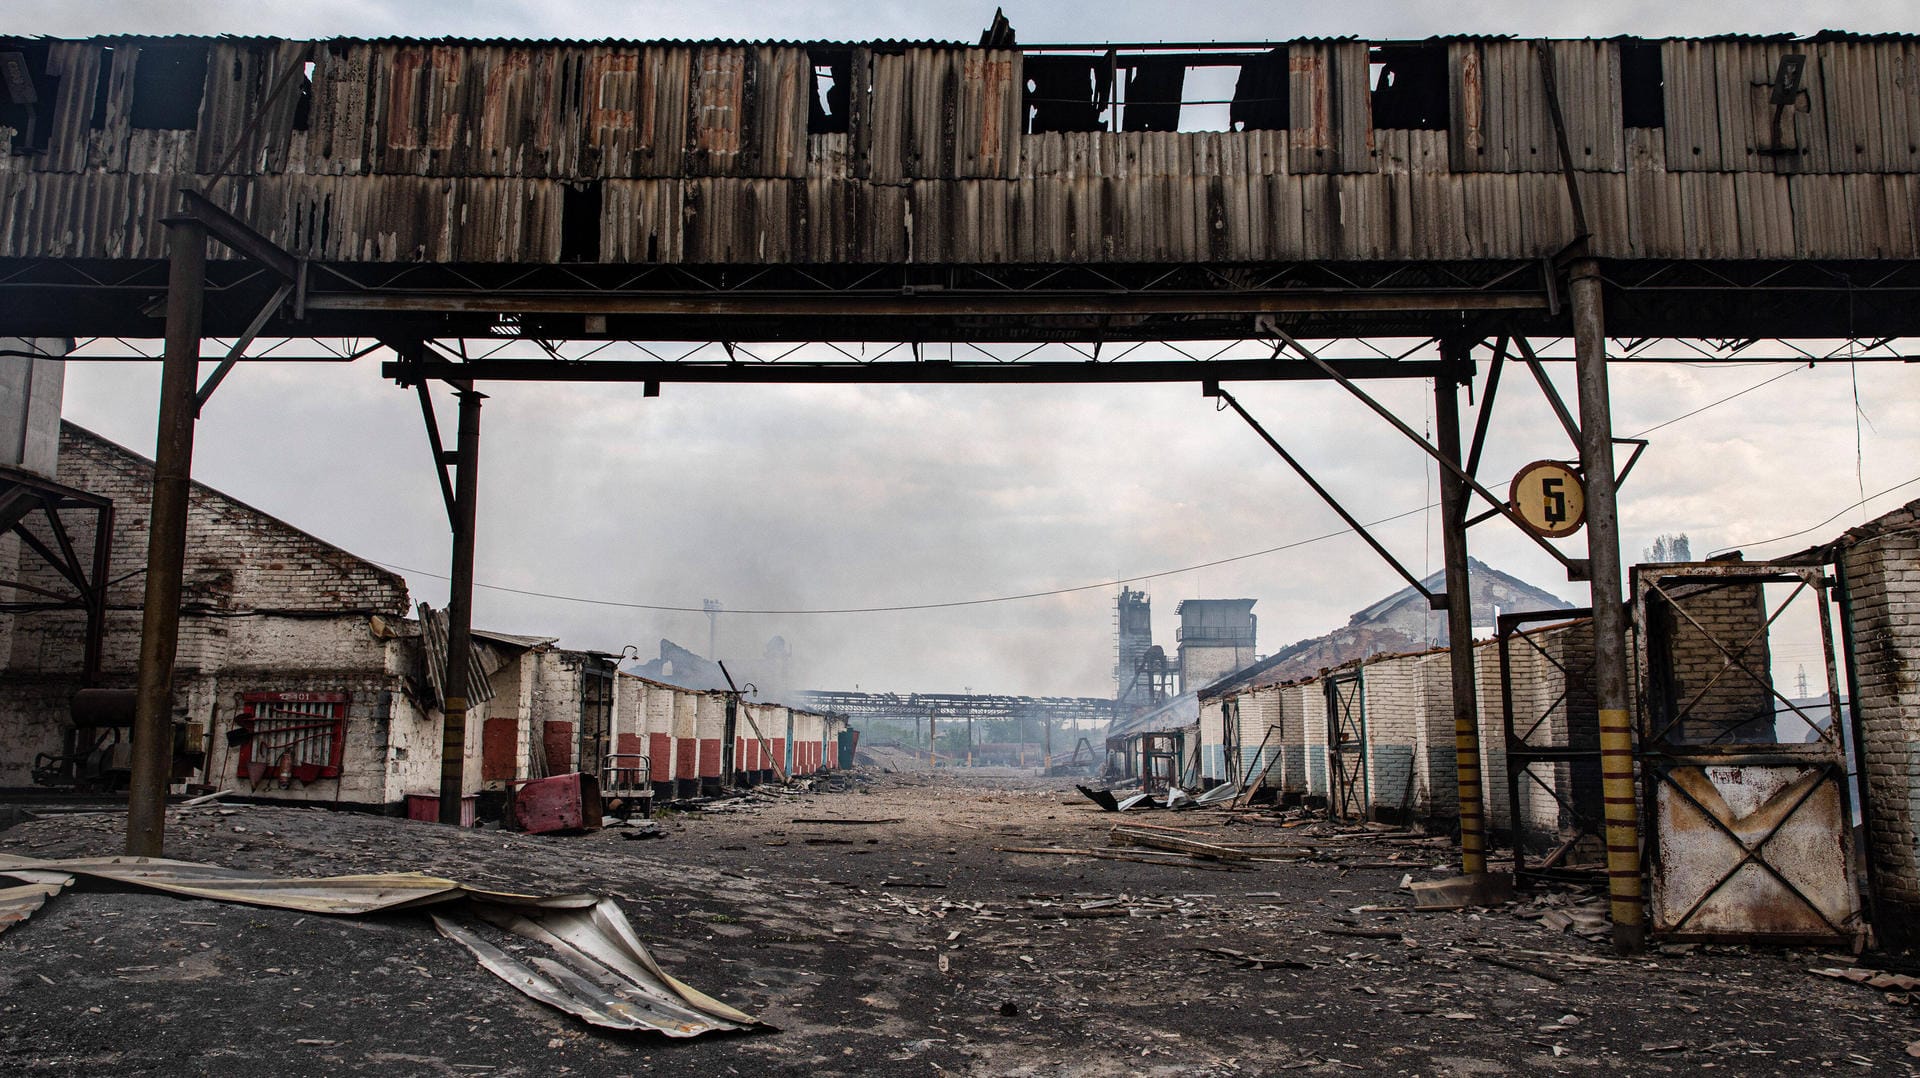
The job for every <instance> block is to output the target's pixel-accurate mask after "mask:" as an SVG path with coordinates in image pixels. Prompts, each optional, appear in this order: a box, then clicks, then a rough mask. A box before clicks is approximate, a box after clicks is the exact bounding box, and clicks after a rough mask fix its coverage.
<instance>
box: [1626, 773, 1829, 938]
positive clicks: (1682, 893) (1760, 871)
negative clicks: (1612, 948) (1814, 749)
mask: <svg viewBox="0 0 1920 1078" xmlns="http://www.w3.org/2000/svg"><path fill="white" fill-rule="evenodd" d="M1845 778H1846V772H1845V769H1844V768H1840V769H1839V770H1837V771H1836V770H1835V768H1834V766H1833V765H1832V764H1830V763H1828V762H1825V761H1818V760H1809V761H1806V762H1804V763H1792V762H1782V763H1778V764H1773V765H1763V764H1745V763H1725V764H1711V763H1709V764H1679V765H1675V766H1671V767H1670V768H1662V769H1659V770H1657V771H1656V773H1655V775H1654V776H1653V777H1652V782H1651V785H1653V787H1654V791H1655V792H1654V826H1655V827H1656V828H1657V829H1658V833H1657V835H1656V836H1655V842H1656V852H1655V855H1654V858H1653V864H1652V871H1653V878H1654V887H1653V893H1652V895H1651V904H1650V909H1649V912H1650V914H1651V919H1652V928H1653V930H1654V931H1655V932H1656V933H1660V934H1662V935H1667V936H1671V937H1674V938H1689V937H1694V938H1710V939H1711V938H1724V937H1741V938H1752V937H1787V938H1791V939H1836V938H1837V939H1847V938H1850V937H1851V936H1852V935H1854V934H1855V933H1856V932H1858V931H1859V930H1860V929H1861V925H1860V923H1859V918H1860V909H1859V904H1858V892H1857V890H1856V888H1855V883H1854V880H1853V877H1852V873H1851V872H1850V871H1849V864H1848V861H1849V858H1850V856H1851V850H1850V846H1851V842H1850V840H1849V837H1848V836H1849V835H1850V833H1851V831H1852V828H1851V827H1850V826H1849V823H1848V820H1847V810H1846V798H1845V796H1844V795H1843V793H1842V790H1841V786H1842V784H1843V783H1844V782H1845ZM1757 850H1764V856H1761V857H1757V858H1756V857H1754V856H1753V853H1754V852H1755V851H1757Z"/></svg>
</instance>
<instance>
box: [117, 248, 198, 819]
mask: <svg viewBox="0 0 1920 1078" xmlns="http://www.w3.org/2000/svg"><path fill="white" fill-rule="evenodd" d="M167 258H168V265H167V348H166V356H165V359H164V361H163V363H162V366H161V369H160V416H159V424H158V430H157V432H156V434H155V438H154V452H153V507H152V511H151V515H150V517H149V528H148V531H147V588H146V603H145V607H144V610H143V613H142V614H141V619H140V672H139V680H138V682H137V688H136V693H137V696H136V699H135V704H134V715H133V774H132V777H131V779H130V780H129V783H128V787H127V852H128V853H129V854H132V855H134V856H136V857H158V856H160V854H161V852H162V850H163V849H164V847H165V844H166V824H167V816H166V811H167V784H168V781H169V780H170V779H171V777H172V774H173V661H174V655H175V652H176V650H177V649H178V646H179V642H180V587H181V577H182V575H183V573H184V571H185V568H186V556H187V508H188V498H189V496H190V494H191V493H192V473H193V422H194V410H195V406H194V392H195V389H196V388H197V387H196V385H195V382H196V380H197V379H198V378H199V375H200V370H199V358H200V328H201V320H202V316H203V315H204V313H205V306H206V304H205V301H206V285H207V230H206V227H205V226H204V225H201V224H200V223H199V222H197V221H193V220H190V219H186V218H177V217H176V218H171V219H169V220H168V221H167Z"/></svg>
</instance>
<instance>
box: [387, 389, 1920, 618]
mask: <svg viewBox="0 0 1920 1078" xmlns="http://www.w3.org/2000/svg"><path fill="white" fill-rule="evenodd" d="M1811 367H1812V364H1811V363H1807V364H1805V365H1802V364H1800V363H1798V362H1796V363H1795V365H1794V366H1792V367H1789V368H1788V369H1786V370H1784V371H1782V372H1780V373H1779V374H1776V375H1774V376H1773V377H1771V378H1767V379H1765V380H1763V381H1760V382H1756V383H1754V384H1753V385H1750V386H1748V387H1746V388H1745V389H1742V390H1739V391H1738V392H1734V393H1729V394H1728V395H1726V396H1724V397H1721V398H1720V399H1719V400H1716V401H1712V402H1710V403H1707V404H1703V405H1701V406H1700V407H1698V408H1695V409H1693V410H1692V411H1690V412H1686V413H1683V414H1681V415H1677V416H1674V417H1673V418H1672V419H1669V420H1666V421H1665V422H1662V423H1656V424H1654V425H1653V426H1651V427H1648V428H1647V429H1645V430H1643V431H1640V432H1639V433H1638V434H1635V435H1632V437H1634V438H1644V437H1646V436H1647V435H1649V434H1652V433H1653V432H1654V431H1657V430H1660V429H1662V428H1664V427H1670V426H1672V425H1673V424H1675V423H1678V422H1680V421H1681V420H1683V419H1691V418H1693V417H1694V416H1697V415H1699V414H1700V413H1702V412H1705V411H1707V410H1709V409H1712V408H1717V407H1719V406H1720V405H1722V404H1725V403H1727V402H1728V401H1731V400H1734V399H1736V398H1739V397H1743V396H1745V395H1747V394H1748V393H1751V392H1753V391H1754V390H1756V389H1759V388H1761V387H1763V386H1766V385H1769V384H1771V383H1773V382H1777V381H1779V380H1780V379H1782V378H1785V377H1786V376H1787V375H1789V374H1794V373H1796V372H1799V371H1803V370H1807V369H1809V368H1811ZM1912 483H1920V476H1916V477H1914V478H1913V479H1910V480H1908V481H1907V482H1906V483H1901V484H1899V485H1898V486H1893V487H1888V488H1887V489H1886V490H1883V491H1881V492H1880V493H1879V494H1874V495H1870V496H1869V497H1866V498H1863V499H1862V500H1861V501H1860V502H1857V503H1855V505H1850V506H1847V508H1846V509H1842V510H1841V511H1840V512H1839V513H1835V514H1834V516H1832V517H1828V518H1827V519H1826V520H1823V521H1821V522H1820V523H1819V524H1815V525H1813V526H1812V527H1810V528H1806V529H1804V530H1803V531H1799V532H1794V533H1793V534H1792V535H1782V536H1777V537H1775V538H1774V539H1763V540H1761V541H1760V542H1759V543H1751V544H1747V545H1749V546H1758V545H1761V544H1763V543H1772V542H1777V541H1779V540H1780V539H1791V538H1793V536H1794V535H1803V534H1805V533H1806V532H1809V531H1813V530H1814V529H1815V528H1819V527H1821V526H1822V525H1825V524H1828V523H1830V522H1832V520H1833V519H1834V518H1835V517H1838V516H1840V515H1841V514H1843V513H1845V512H1847V510H1850V509H1853V508H1855V507H1856V506H1858V505H1861V504H1865V503H1866V502H1869V501H1872V500H1873V499H1874V498H1878V497H1880V496H1881V495H1883V494H1887V493H1890V492H1892V491H1895V490H1898V489H1900V487H1904V486H1908V485H1910V484H1912ZM1429 490H1431V487H1429ZM1436 504H1437V503H1435V502H1432V501H1429V502H1428V503H1427V504H1425V505H1422V506H1419V507H1417V508H1413V509H1408V510H1406V511H1405V512H1400V513H1395V514H1393V515H1392V516H1385V517H1381V518H1380V519H1378V520H1373V521H1369V522H1368V523H1367V527H1369V528H1371V527H1376V526H1378V525H1381V524H1388V523H1392V522H1393V521H1396V520H1404V519H1406V518H1407V517H1410V516H1414V515H1416V514H1421V513H1428V512H1429V511H1430V510H1432V509H1433V508H1434V507H1435V505H1436ZM1429 526H1430V525H1429ZM1352 533H1353V530H1352V529H1351V528H1341V529H1339V530H1338V531H1331V532H1327V533H1325V534H1322V535H1315V536H1310V537H1308V538H1305V539H1297V540H1295V541H1293V542H1291V543H1283V544H1281V545H1280V546H1276V547H1268V548H1267V549H1265V550H1256V551H1253V552H1251V553H1247V554H1235V555H1233V556H1232V557H1227V558H1216V559H1215V560H1213V561H1206V562H1201V563H1199V564H1197V565H1187V566H1182V567H1181V568H1178V569H1164V570H1160V571H1158V572H1152V573H1140V574H1136V575H1134V576H1128V577H1121V578H1119V579H1116V580H1103V581H1101V582H1099V583H1097V584H1079V585H1076V586H1074V587H1069V588H1053V589H1050V590H1047V591H1029V592H1021V593H1019V594H1015V595H995V596H989V597H987V598H981V599H958V600H953V601H950V602H941V603H901V604H896V605H892V606H849V607H825V608H817V609H804V610H730V611H728V613H731V614H759V615H777V616H781V617H797V616H801V615H815V614H823V615H824V614H896V613H908V612H912V611H917V610H952V609H956V608H960V607H969V606H988V605H991V604H994V603H1012V602H1020V601H1023V600H1027V599H1046V598H1051V597H1053V596H1056V595H1072V594H1075V593H1077V592H1083V591H1098V590H1102V589H1105V588H1112V587H1118V586H1120V585H1121V584H1131V583H1133V582H1135V581H1146V580H1153V579H1156V578H1158V577H1165V576H1179V575H1181V574H1183V573H1192V572H1197V571H1199V570H1201V569H1211V568H1214V567H1215V566H1220V565H1231V564H1233V563H1234V562H1241V561H1249V560H1252V559H1254V558H1263V557H1266V556H1267V555H1269V554H1278V553H1280V552H1282V551H1287V550H1296V549H1298V548H1300V547H1303V546H1307V545H1309V544H1312V543H1319V542H1324V541H1326V540H1328V539H1337V538H1339V537H1341V536H1343V535H1350V534H1352ZM1728 549H1736V548H1732V547H1729V548H1728ZM1428 556H1429V558H1431V556H1432V555H1431V551H1429V554H1428ZM373 564H375V565H378V566H380V567H381V568H383V569H391V570H393V571H394V572H396V573H406V574H408V575H410V576H423V577H426V578H427V579H429V580H446V579H449V578H448V577H447V575H446V574H445V573H435V572H429V571H427V570H425V569H410V568H408V567H406V566H404V565H395V564H393V563H391V562H383V561H375V562H374V563H373ZM473 586H474V587H475V588H477V589H480V590H483V591H494V592H500V593H502V594H505V595H523V596H526V597H528V598H533V599H552V600H555V601H557V602H568V603H584V604H586V605H589V606H604V607H613V608H617V609H621V610H653V611H660V612H664V613H679V614H700V613H704V612H705V610H706V608H705V607H699V606H673V605H669V604H663V603H634V602H625V601H622V600H617V599H592V598H588V597H586V596H583V595H561V594H557V593H554V592H545V591H533V590H531V589H527V588H509V587H506V586H504V585H499V584H483V583H480V582H479V581H475V582H474V585H473Z"/></svg>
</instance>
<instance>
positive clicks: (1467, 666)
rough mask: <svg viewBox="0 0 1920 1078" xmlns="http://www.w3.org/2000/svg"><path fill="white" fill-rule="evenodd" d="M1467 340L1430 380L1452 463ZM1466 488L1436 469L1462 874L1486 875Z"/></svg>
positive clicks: (1444, 352) (1467, 371)
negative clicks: (1458, 795)
mask: <svg viewBox="0 0 1920 1078" xmlns="http://www.w3.org/2000/svg"><path fill="white" fill-rule="evenodd" d="M1471 348H1472V343H1471V342H1469V341H1443V342H1442V343H1441V349H1440V354H1441V358H1442V359H1443V360H1446V361H1447V363H1446V368H1445V370H1444V371H1443V372H1442V373H1441V375H1440V376H1439V377H1438V378H1435V379H1434V383H1433V385H1434V406H1435V407H1434V411H1435V416H1436V419H1437V422H1436V423H1435V424H1434V432H1435V434H1436V435H1438V437H1439V445H1438V447H1437V448H1438V449H1439V450H1440V453H1441V455H1442V456H1444V457H1445V458H1446V459H1447V460H1449V461H1452V462H1453V463H1454V464H1456V465H1457V464H1459V463H1460V460H1461V457H1460V400H1459V398H1460V393H1459V390H1460V385H1461V383H1462V382H1464V381H1466V380H1468V379H1470V378H1471V377H1472V375H1473V364H1472V360H1471V359H1470V358H1469V357H1470V350H1471ZM1466 514H1467V487H1466V484H1465V483H1464V482H1462V481H1461V479H1460V477H1459V476H1458V475H1457V474H1455V473H1454V471H1453V470H1452V469H1450V468H1445V467H1443V468H1441V469H1440V539H1441V550H1442V554H1443V557H1444V560H1445V564H1446V569H1447V593H1446V600H1447V606H1446V609H1447V665H1448V668H1449V670H1450V672H1451V673H1452V675H1453V681H1452V686H1453V755H1454V766H1455V769H1456V773H1457V775H1458V779H1459V790H1460V873H1461V875H1464V876H1481V875H1485V873H1486V871H1487V821H1486V813H1485V805H1486V796H1485V794H1484V793H1483V792H1482V790H1481V788H1480V706H1479V697H1478V688H1477V686H1476V685H1475V684H1474V676H1473V588H1472V582H1471V581H1470V580H1469V579H1468V576H1467V524H1466Z"/></svg>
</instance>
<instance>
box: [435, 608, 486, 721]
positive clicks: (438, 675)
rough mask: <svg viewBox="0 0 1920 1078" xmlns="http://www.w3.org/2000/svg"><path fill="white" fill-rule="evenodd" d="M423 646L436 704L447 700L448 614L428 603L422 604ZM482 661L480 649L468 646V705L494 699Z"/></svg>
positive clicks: (469, 644) (470, 644) (471, 645)
mask: <svg viewBox="0 0 1920 1078" xmlns="http://www.w3.org/2000/svg"><path fill="white" fill-rule="evenodd" d="M420 646H421V649H422V650H423V651H424V652H425V658H426V663H427V684H428V685H429V686H430V687H431V688H432V689H433V699H434V701H435V702H436V703H438V702H442V701H445V700H446V698H447V692H446V688H445V686H446V684H447V612H446V611H444V610H435V609H434V608H433V607H431V606H428V605H427V604H426V603H421V604H420ZM490 672H491V671H489V670H488V669H487V668H486V664H485V663H484V662H483V661H482V658H481V654H480V649H479V648H477V647H474V646H473V644H472V642H471V641H469V642H468V644H467V704H468V705H469V706H471V705H473V704H483V703H486V702H487V701H488V700H491V699H493V682H491V681H489V680H487V675H488V674H489V673H490Z"/></svg>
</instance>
